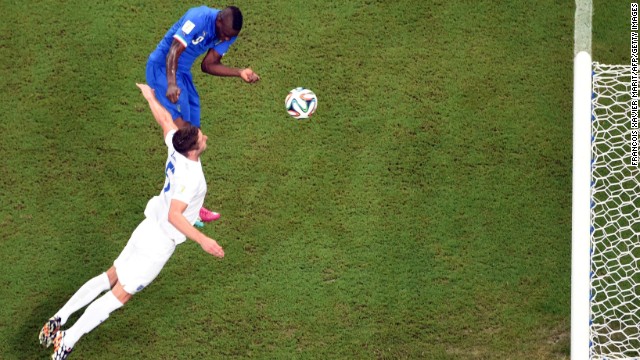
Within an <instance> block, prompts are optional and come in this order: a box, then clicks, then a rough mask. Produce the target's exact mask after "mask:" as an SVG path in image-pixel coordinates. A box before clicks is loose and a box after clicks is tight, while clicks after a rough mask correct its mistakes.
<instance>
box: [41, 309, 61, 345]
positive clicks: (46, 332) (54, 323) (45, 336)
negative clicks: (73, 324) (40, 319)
mask: <svg viewBox="0 0 640 360" xmlns="http://www.w3.org/2000/svg"><path fill="white" fill-rule="evenodd" d="M58 330H60V317H59V316H54V317H52V318H51V319H49V321H47V323H46V324H44V326H43V327H42V330H40V335H38V339H39V340H40V345H42V346H44V347H49V346H51V344H53V340H54V339H55V338H56V334H57V333H58Z"/></svg>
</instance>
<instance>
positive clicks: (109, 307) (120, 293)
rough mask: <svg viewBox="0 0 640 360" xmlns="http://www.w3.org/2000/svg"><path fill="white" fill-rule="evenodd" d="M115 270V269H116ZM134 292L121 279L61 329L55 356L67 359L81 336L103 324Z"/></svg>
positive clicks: (54, 352)
mask: <svg viewBox="0 0 640 360" xmlns="http://www.w3.org/2000/svg"><path fill="white" fill-rule="evenodd" d="M114 270H115V269H114ZM131 296H132V294H129V293H127V292H126V291H125V290H124V288H123V287H122V285H121V284H120V282H119V281H117V282H116V284H115V285H114V287H113V289H112V290H111V291H109V292H107V293H106V294H104V295H102V296H101V297H100V298H98V299H97V300H96V301H94V302H92V303H91V305H89V306H88V307H87V310H85V312H84V314H82V316H81V317H80V318H79V319H78V321H76V323H75V324H73V326H72V327H71V328H69V329H68V330H61V331H59V332H58V334H57V335H56V338H55V340H54V349H53V358H54V359H65V358H66V357H67V356H69V354H70V353H71V351H72V350H73V347H74V346H75V344H76V342H78V340H80V338H81V337H82V336H83V335H84V334H86V333H88V332H90V331H91V330H93V329H95V328H96V327H97V326H98V325H100V324H102V323H103V322H104V321H105V320H107V318H109V315H110V314H111V313H112V312H114V311H116V310H117V309H119V308H121V307H122V306H123V305H124V304H126V303H127V301H129V300H130V299H131Z"/></svg>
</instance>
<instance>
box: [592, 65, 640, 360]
mask: <svg viewBox="0 0 640 360" xmlns="http://www.w3.org/2000/svg"><path fill="white" fill-rule="evenodd" d="M593 69H594V72H593V103H592V105H593V107H592V111H593V118H592V136H593V138H592V159H593V160H592V161H593V163H592V175H591V181H592V189H591V199H592V203H591V225H592V229H591V231H592V233H591V252H592V253H591V304H590V310H591V332H590V333H591V335H590V336H591V339H590V340H591V358H592V359H631V358H638V359H640V211H639V210H638V209H640V183H639V180H640V177H639V172H638V165H634V164H633V162H634V161H637V160H634V159H633V157H632V156H633V154H632V139H633V138H634V137H635V136H637V135H635V134H636V132H635V131H634V128H633V127H634V126H636V125H632V123H631V100H632V98H631V93H630V91H631V67H630V66H629V65H603V64H598V63H594V64H593ZM636 139H637V138H636Z"/></svg>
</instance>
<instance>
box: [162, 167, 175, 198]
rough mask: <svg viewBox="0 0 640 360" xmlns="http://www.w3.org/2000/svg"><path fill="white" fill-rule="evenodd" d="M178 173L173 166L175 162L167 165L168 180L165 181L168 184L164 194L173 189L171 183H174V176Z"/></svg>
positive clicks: (165, 170) (165, 172) (165, 171)
mask: <svg viewBox="0 0 640 360" xmlns="http://www.w3.org/2000/svg"><path fill="white" fill-rule="evenodd" d="M175 172H176V167H175V166H174V165H173V162H171V161H169V162H168V163H167V168H166V169H164V174H165V175H166V177H167V180H166V181H165V182H166V183H167V185H166V186H165V187H164V190H163V191H164V192H167V191H169V189H171V182H173V174H174V173H175Z"/></svg>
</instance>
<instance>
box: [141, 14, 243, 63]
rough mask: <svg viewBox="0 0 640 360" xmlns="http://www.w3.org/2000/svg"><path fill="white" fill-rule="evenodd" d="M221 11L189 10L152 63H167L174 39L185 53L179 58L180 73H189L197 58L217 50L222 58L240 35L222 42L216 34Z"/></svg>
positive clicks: (163, 43)
mask: <svg viewBox="0 0 640 360" xmlns="http://www.w3.org/2000/svg"><path fill="white" fill-rule="evenodd" d="M219 12H220V10H218V9H211V8H209V7H207V6H200V7H196V8H192V9H189V10H188V11H187V13H186V14H184V16H183V17H182V18H180V20H178V22H176V23H175V24H173V26H172V27H171V29H169V31H167V33H166V34H165V35H164V38H163V39H162V40H161V41H160V43H159V44H158V47H157V48H156V49H155V51H154V52H152V53H151V55H150V56H149V60H150V61H153V62H156V63H160V64H166V61H167V54H168V53H169V48H170V47H171V43H172V42H173V40H174V39H175V40H177V41H179V42H180V43H181V44H182V45H183V46H184V47H185V49H184V51H183V52H182V54H181V55H180V57H179V58H178V69H177V70H178V71H182V72H189V71H191V66H192V65H193V63H194V62H195V61H196V59H197V58H198V57H199V56H200V55H202V54H204V53H206V52H207V51H209V49H214V50H215V51H216V52H217V53H218V54H220V55H221V56H222V55H224V54H225V53H226V52H227V51H228V50H229V46H231V44H233V42H234V41H236V36H234V37H232V38H231V39H229V40H227V41H220V40H218V38H217V34H216V17H217V16H218V13H219Z"/></svg>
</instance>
